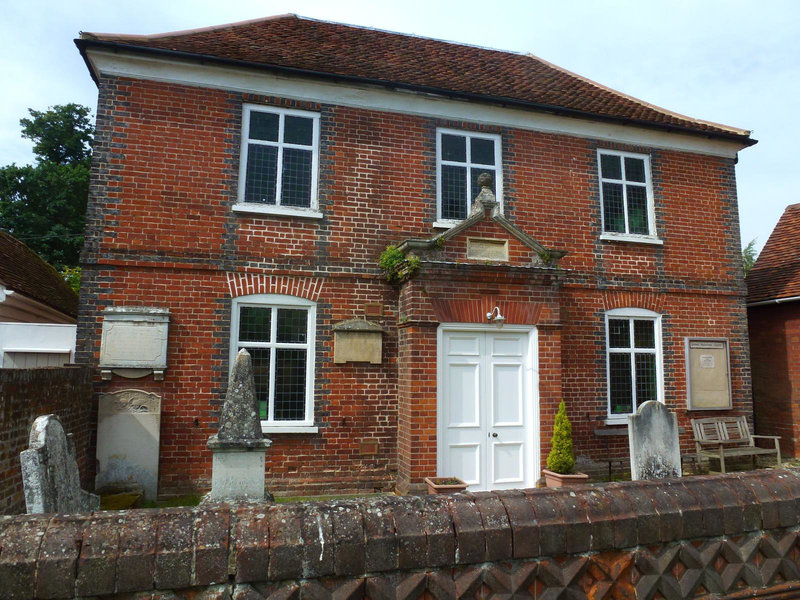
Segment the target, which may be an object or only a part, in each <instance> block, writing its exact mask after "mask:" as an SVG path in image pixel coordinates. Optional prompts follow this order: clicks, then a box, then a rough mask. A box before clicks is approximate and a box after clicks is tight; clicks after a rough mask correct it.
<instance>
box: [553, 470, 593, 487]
mask: <svg viewBox="0 0 800 600" xmlns="http://www.w3.org/2000/svg"><path fill="white" fill-rule="evenodd" d="M542 473H544V480H545V481H546V482H547V487H564V486H568V485H581V484H582V483H586V481H587V480H588V479H589V476H588V475H587V474H586V473H567V474H565V475H562V474H561V473H556V472H554V471H551V470H549V469H542Z"/></svg>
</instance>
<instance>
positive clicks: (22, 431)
mask: <svg viewBox="0 0 800 600" xmlns="http://www.w3.org/2000/svg"><path fill="white" fill-rule="evenodd" d="M48 414H56V415H58V416H59V418H60V419H61V423H62V425H64V430H65V431H66V432H67V433H72V434H73V439H74V441H75V451H76V455H77V456H76V458H77V460H78V469H79V470H80V473H81V482H82V485H83V487H84V488H89V487H90V486H92V485H93V482H94V468H95V460H94V446H93V444H94V437H93V432H94V427H95V425H94V418H95V412H94V411H93V410H92V379H91V370H90V369H89V368H87V367H79V366H69V367H47V368H36V369H0V514H5V515H9V514H19V513H24V512H25V496H24V494H23V492H22V474H21V472H20V463H19V453H20V452H22V451H23V450H25V449H26V448H27V447H28V436H29V434H30V429H31V425H32V424H33V421H34V420H35V419H36V417H38V416H41V415H48ZM0 582H2V579H0ZM1 596H2V594H0V597H1Z"/></svg>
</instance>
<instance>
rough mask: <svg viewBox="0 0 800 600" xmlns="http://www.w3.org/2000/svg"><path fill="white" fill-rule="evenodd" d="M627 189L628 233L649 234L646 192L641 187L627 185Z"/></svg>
mask: <svg viewBox="0 0 800 600" xmlns="http://www.w3.org/2000/svg"><path fill="white" fill-rule="evenodd" d="M626 187H627V188H628V189H627V191H628V231H629V232H630V233H643V234H648V233H650V227H649V226H648V224H647V190H646V188H645V187H644V186H643V185H629V186H626Z"/></svg>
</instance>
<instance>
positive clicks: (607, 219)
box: [597, 150, 656, 241]
mask: <svg viewBox="0 0 800 600" xmlns="http://www.w3.org/2000/svg"><path fill="white" fill-rule="evenodd" d="M597 156H598V162H599V167H600V197H601V198H602V204H603V211H602V215H603V216H602V219H603V234H604V236H605V237H607V238H611V239H614V238H616V239H626V238H628V239H631V240H640V241H644V238H648V237H649V238H655V236H656V227H655V211H654V208H653V191H652V182H651V178H650V157H649V156H647V155H645V154H631V153H629V152H617V151H613V150H598V153H597Z"/></svg>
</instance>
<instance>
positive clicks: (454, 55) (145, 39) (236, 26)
mask: <svg viewBox="0 0 800 600" xmlns="http://www.w3.org/2000/svg"><path fill="white" fill-rule="evenodd" d="M76 43H77V44H78V47H79V48H81V51H83V50H84V49H85V47H90V46H103V45H106V46H109V45H110V46H113V47H115V48H117V49H119V48H120V47H121V46H124V47H128V48H131V49H134V48H136V49H138V51H139V52H142V51H149V52H153V51H157V52H169V53H175V52H178V53H184V56H185V55H187V54H188V55H194V56H198V57H200V56H202V57H207V58H213V59H216V60H225V61H236V62H239V61H241V62H243V63H247V64H248V65H250V66H261V67H266V68H273V69H279V70H280V69H282V70H286V69H289V70H296V71H298V72H301V73H306V74H310V75H316V76H325V77H339V78H345V79H349V80H352V81H363V82H370V83H378V84H381V83H382V84H385V85H390V86H395V87H397V86H400V87H410V88H420V89H421V90H422V91H431V92H438V93H449V94H451V95H455V96H460V97H471V98H476V97H478V98H481V97H482V99H483V100H485V101H488V102H496V103H506V104H515V105H520V106H530V107H531V108H539V109H544V110H552V111H554V112H562V113H566V114H574V115H577V116H593V117H600V118H606V119H612V120H622V121H626V122H631V123H638V124H641V125H645V126H651V127H658V128H662V129H663V128H667V129H680V130H688V131H691V132H696V133H703V134H705V135H709V136H712V137H728V138H734V139H737V140H738V141H741V142H742V143H744V144H747V145H750V144H753V143H755V140H752V139H750V138H749V135H750V132H749V131H747V130H744V129H739V128H736V127H729V126H727V125H720V124H718V123H711V122H709V121H701V120H698V119H693V118H691V117H687V116H684V115H680V114H677V113H674V112H671V111H668V110H666V109H663V108H659V107H657V106H654V105H652V104H648V103H647V102H643V101H641V100H637V99H636V98H633V97H631V96H628V95H625V94H622V93H620V92H617V91H614V90H612V89H610V88H607V87H605V86H602V85H600V84H597V83H595V82H593V81H591V80H589V79H586V78H585V77H581V76H579V75H576V74H575V73H571V72H569V71H567V70H565V69H562V68H560V67H557V66H555V65H553V64H551V63H549V62H547V61H545V60H542V59H540V58H537V57H536V56H533V55H531V54H519V53H514V52H504V51H499V50H492V49H488V48H481V47H478V46H470V45H465V44H457V43H453V42H446V41H441V40H435V39H430V38H423V37H418V36H413V35H405V34H399V33H392V32H388V31H380V30H376V29H369V28H364V27H356V26H352V25H344V24H340V23H331V22H326V21H317V20H314V19H308V18H305V17H299V16H297V15H291V14H290V15H281V16H276V17H268V18H265V19H257V20H252V21H243V22H240V23H232V24H228V25H220V26H217V27H208V28H204V29H193V30H186V31H176V32H171V33H162V34H157V35H119V34H106V33H83V34H81V39H80V40H77V41H76ZM186 57H187V58H188V57H189V56H186Z"/></svg>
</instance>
